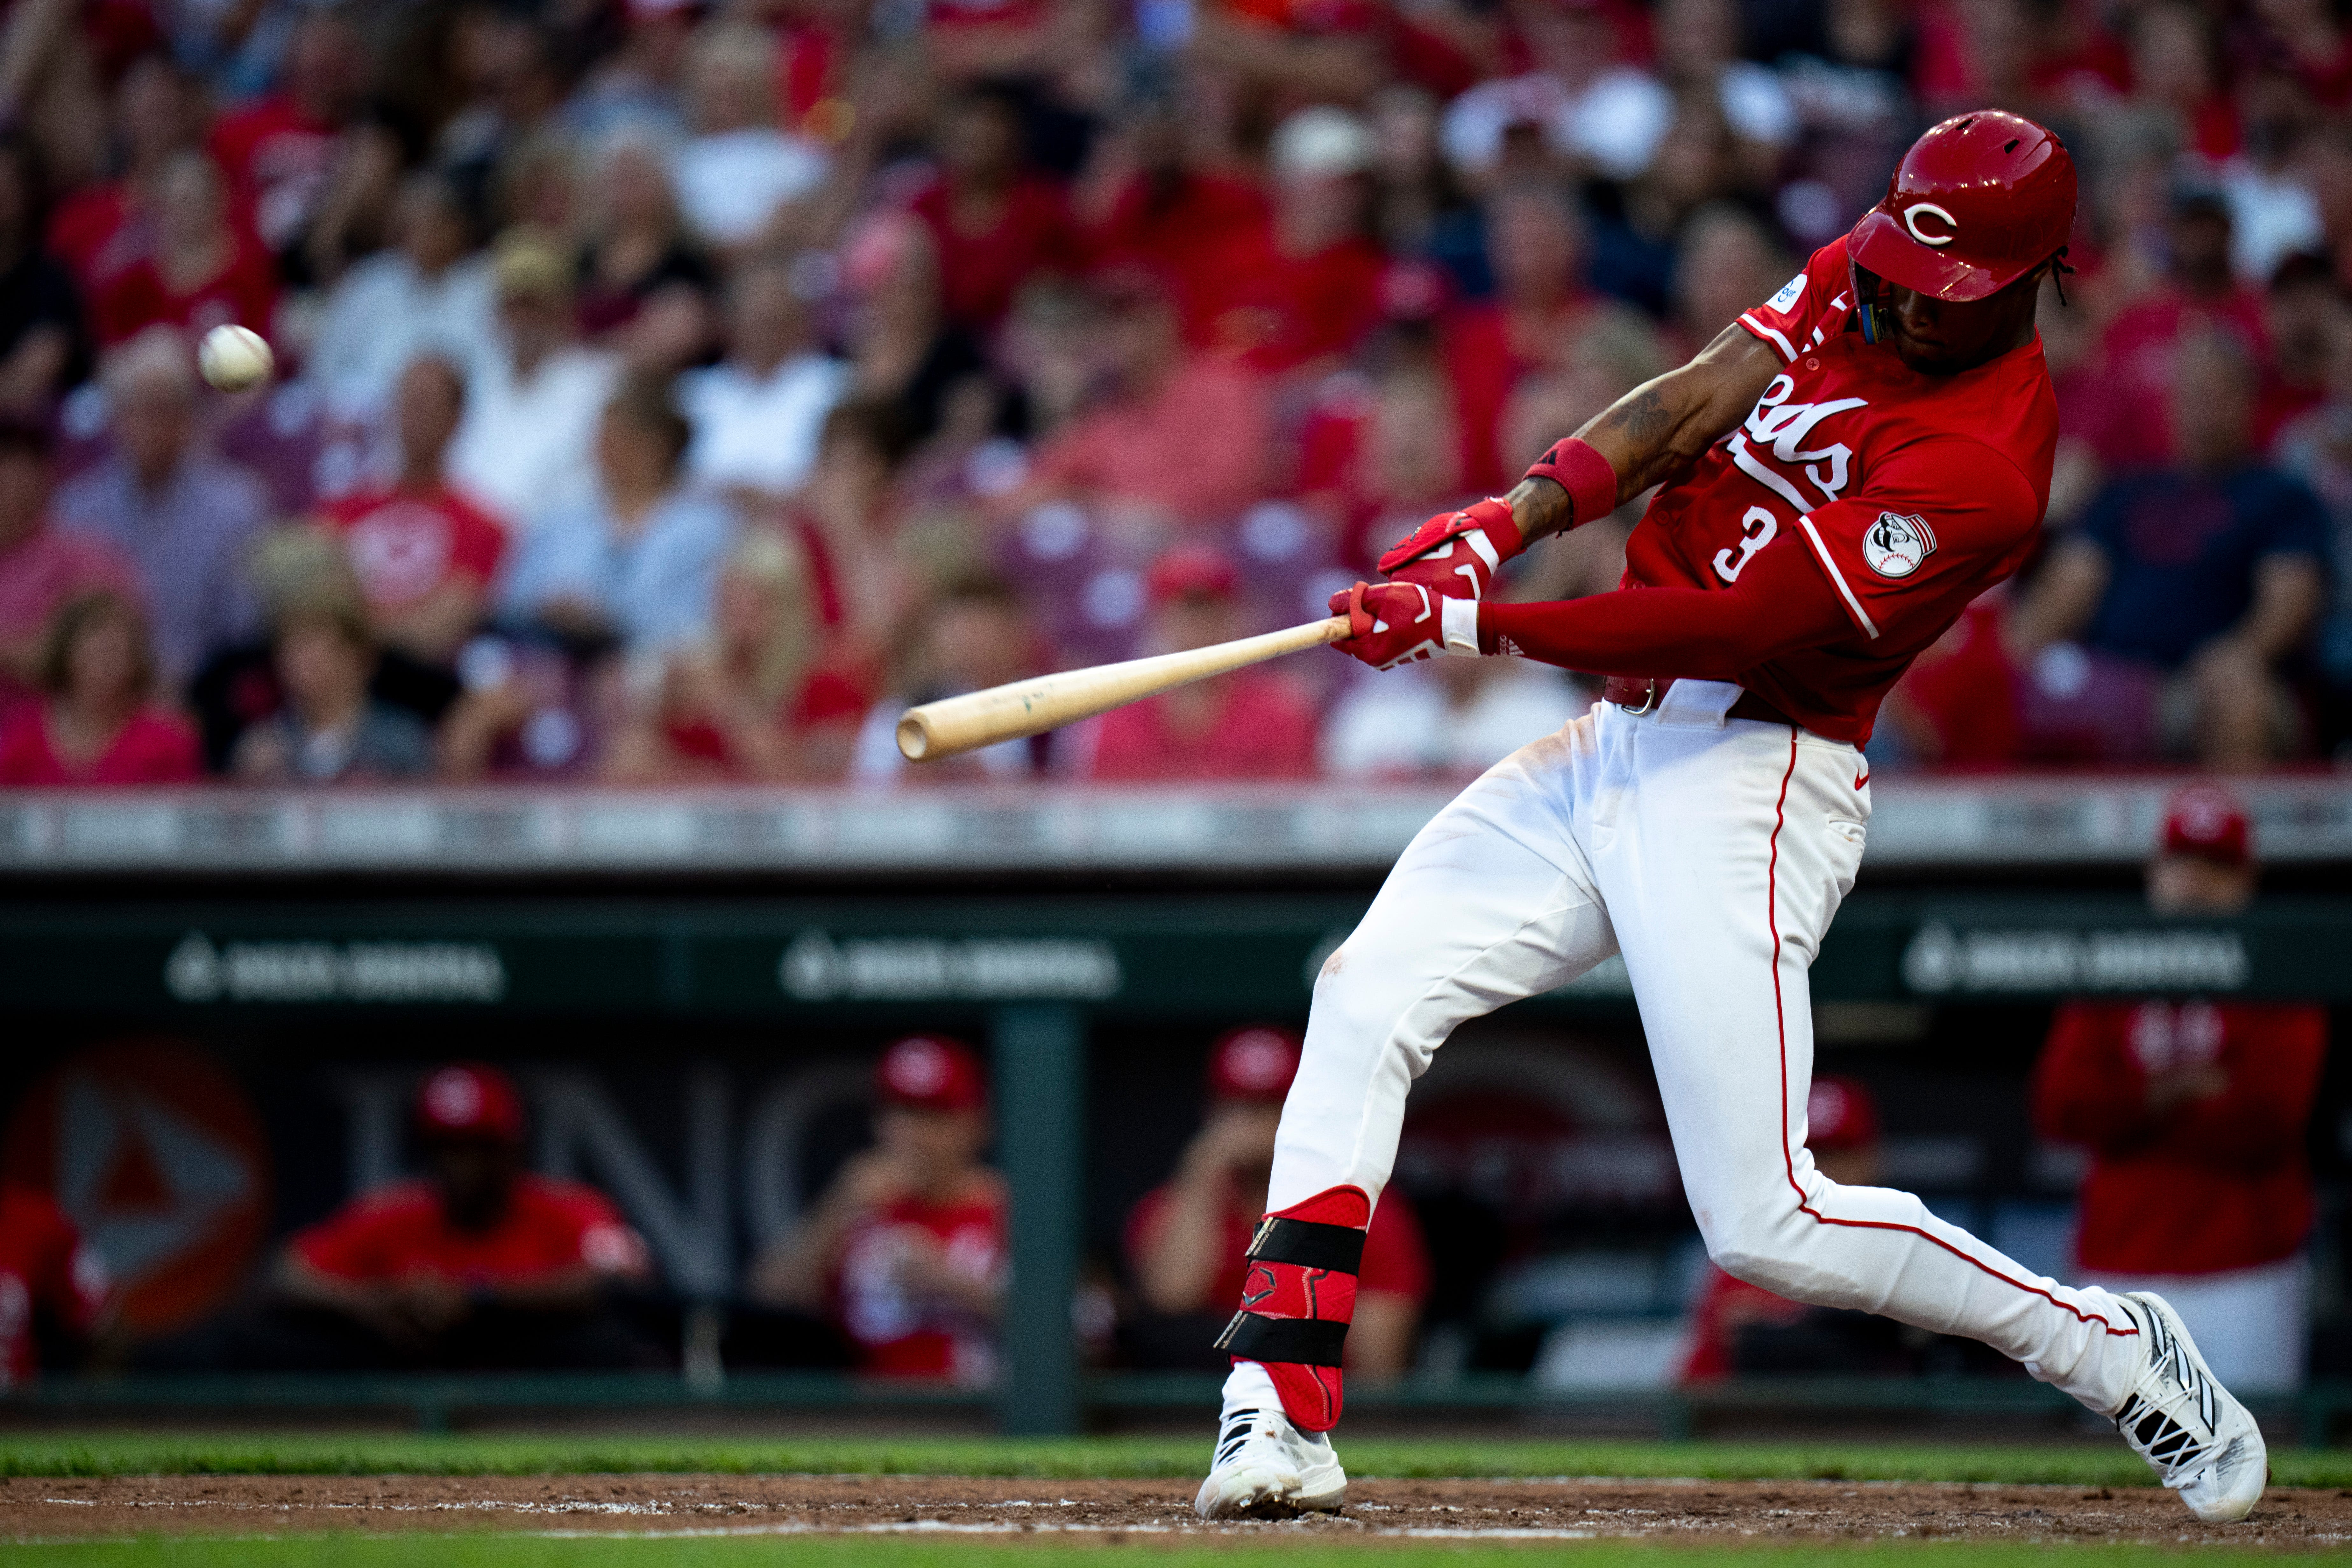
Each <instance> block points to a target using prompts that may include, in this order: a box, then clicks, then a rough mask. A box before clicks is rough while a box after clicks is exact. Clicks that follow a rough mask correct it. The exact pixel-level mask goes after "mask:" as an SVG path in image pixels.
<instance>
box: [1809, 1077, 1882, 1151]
mask: <svg viewBox="0 0 2352 1568" xmlns="http://www.w3.org/2000/svg"><path fill="white" fill-rule="evenodd" d="M1875 1142H1878V1097H1877V1096H1876V1095H1874V1094H1873V1093H1871V1092H1870V1086H1869V1085H1868V1084H1866V1083H1864V1082H1863V1081H1862V1080H1861V1079H1858V1078H1845V1077H1843V1076H1841V1075H1839V1074H1836V1073H1825V1074H1823V1075H1822V1076H1821V1077H1820V1078H1817V1079H1813V1087H1812V1088H1811V1089H1810V1090H1808V1091H1807V1093H1806V1095H1805V1147H1806V1148H1808V1149H1811V1150H1814V1151H1816V1152H1826V1151H1828V1150H1832V1149H1866V1148H1868V1147H1869V1146H1870V1145H1871V1144H1873V1143H1875Z"/></svg>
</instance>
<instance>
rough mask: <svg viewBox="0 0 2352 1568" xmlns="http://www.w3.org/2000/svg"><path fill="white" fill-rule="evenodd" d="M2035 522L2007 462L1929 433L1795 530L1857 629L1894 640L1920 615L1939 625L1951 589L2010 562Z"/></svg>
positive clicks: (1971, 588) (1979, 583) (1973, 586)
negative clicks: (1928, 438)
mask: <svg viewBox="0 0 2352 1568" xmlns="http://www.w3.org/2000/svg"><path fill="white" fill-rule="evenodd" d="M2041 521H2042V502H2041V500H2040V498H2039V497H2037V496H2036V495H2035V494H2034V492H2033V488H2032V486H2031V485H2029V484H2028V483H2026V479H2025V476H2024V475H2023V474H2021V473H2019V472H2018V471H2017V466H2016V465H2015V464H2014V463H2011V461H2010V460H2009V459H2008V458H2004V457H2002V456H2001V455H2000V453H1999V452H1996V451H1994V450H1993V449H1992V448H1991V447H1987V446H1985V445H1983V444H1982V443H1980V442H1977V441H1970V440H1965V439H1952V440H1932V441H1921V442H1916V443H1915V444H1913V445H1912V446H1909V447H1905V448H1903V449H1902V450H1900V451H1898V452H1895V453H1893V454H1891V455H1890V456H1889V457H1888V458H1886V459H1885V461H1883V462H1881V463H1879V464H1878V465H1876V466H1875V467H1874V468H1873V470H1872V472H1871V475H1870V479H1869V482H1868V483H1867V484H1865V485H1864V487H1863V489H1862V490H1861V492H1860V493H1859V494H1856V495H1852V496H1845V497H1842V498H1841V499H1839V500H1834V501H1832V502H1831V503H1830V504H1829V505H1827V506H1822V507H1817V508H1815V509H1814V510H1812V511H1810V512H1808V513H1806V514H1805V515H1804V516H1802V517H1801V518H1799V519H1798V520H1797V532H1798V535H1799V537H1800V538H1801V539H1802V540H1803V541H1804V542H1805V544H1806V545H1807V547H1808V548H1809V549H1810V550H1811V553H1812V555H1813V558H1814V560H1815V561H1816V562H1817V563H1819V564H1820V566H1821V569H1822V573H1823V574H1825V575H1827V576H1828V578H1829V580H1830V585H1831V586H1832V587H1833V588H1835V589H1836V590H1837V594H1838V597H1839V599H1840V600H1841V601H1842V602H1843V604H1844V605H1845V609H1846V614H1847V616H1848V617H1849V618H1851V619H1852V620H1853V624H1854V626H1856V627H1857V628H1858V629H1859V630H1860V631H1861V632H1862V635H1863V636H1864V637H1866V638H1868V639H1869V640H1870V641H1873V642H1875V641H1877V640H1878V639H1879V638H1880V637H1886V636H1888V635H1889V634H1890V633H1892V634H1895V638H1896V640H1897V641H1901V640H1902V637H1903V634H1906V633H1908V632H1910V631H1913V630H1915V629H1916V627H1915V626H1913V624H1912V623H1913V622H1914V621H1915V620H1916V619H1917V618H1920V617H1937V616H1941V617H1943V619H1942V620H1941V621H1939V622H1938V627H1937V629H1938V630H1939V631H1940V629H1941V626H1943V625H1946V624H1948V621H1949V612H1950V611H1951V604H1950V601H1951V598H1952V596H1953V595H1954V592H1955V591H1956V590H1958V591H1960V592H1962V593H1964V594H1965V595H1966V598H1973V597H1975V596H1976V594H1977V593H1979V592H1980V591H1981V590H1982V589H1983V588H1984V587H1986V586H1989V585H1990V583H1991V582H1992V581H1993V580H1995V579H1996V578H1997V577H1999V576H2000V574H2001V573H2002V571H2003V570H2005V569H2006V567H2005V565H2004V563H2006V566H2013V565H2014V564H2015V561H2014V559H2013V557H2015V556H2016V555H2018V554H2019V553H2021V547H2022V546H2023V545H2024V544H2025V543H2026V542H2027V541H2028V540H2030V539H2031V538H2032V533H2033V530H2034V528H2035V526H2036V525H2037V524H2039V523H2040V522H2041ZM1962 602H1963V603H1965V599H1963V601H1962Z"/></svg>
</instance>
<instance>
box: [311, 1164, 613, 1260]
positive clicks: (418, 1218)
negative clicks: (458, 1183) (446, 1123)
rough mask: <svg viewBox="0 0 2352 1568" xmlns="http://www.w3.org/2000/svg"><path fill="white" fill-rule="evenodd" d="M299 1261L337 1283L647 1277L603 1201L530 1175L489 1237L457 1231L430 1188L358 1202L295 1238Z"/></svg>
mask: <svg viewBox="0 0 2352 1568" xmlns="http://www.w3.org/2000/svg"><path fill="white" fill-rule="evenodd" d="M292 1245H293V1247H294V1252H295V1255H296V1256H297V1257H299V1258H301V1259H302V1261H303V1262H305V1263H308V1264H309V1265H310V1267H311V1268H316V1269H318V1270H319V1271H320V1273H322V1274H332V1275H334V1276H335V1277H337V1278H338V1279H371V1280H373V1279H402V1278H404V1277H405V1276H407V1275H411V1274H433V1275H438V1276H440V1277H441V1278H443V1279H451V1280H455V1281H457V1282H459V1283H461V1284H466V1285H501V1284H513V1283H517V1282H520V1281H522V1280H527V1279H536V1278H539V1277H541V1276H543V1275H549V1274H556V1273H561V1272H562V1271H564V1270H567V1269H571V1268H583V1267H584V1268H591V1269H593V1270H595V1271H596V1272H597V1273H599V1274H642V1273H644V1272H645V1271H646V1244H645V1241H644V1238H643V1237H639V1236H638V1235H637V1233H636V1232H635V1230H633V1229H631V1228H630V1226H629V1225H628V1222H627V1221H625V1220H624V1219H623V1218H622V1217H621V1215H620V1211H619V1210H617V1209H615V1208H614V1206H613V1205H612V1203H611V1201H610V1200H608V1199H607V1198H606V1197H605V1196H604V1194H602V1193H600V1192H598V1191H596V1190H595V1189H594V1188H593V1187H584V1186H582V1185H581V1184H579V1183H577V1182H559V1181H555V1180H552V1179H551V1178H550V1177H546V1176H541V1175H534V1174H531V1173H524V1174H523V1175H520V1176H518V1177H517V1178H515V1186H514V1194H513V1196H512V1197H511V1198H509V1200H508V1203H507V1211H506V1213H505V1215H502V1216H501V1217H500V1218H499V1222H498V1223H497V1224H496V1225H494V1226H491V1227H490V1228H489V1229H488V1230H482V1231H472V1230H459V1229H457V1227H456V1226H452V1225H451V1224H450V1223H449V1220H448V1216H447V1215H446V1214H444V1213H443V1212H442V1208H441V1199H440V1195H439V1194H437V1193H436V1191H435V1190H434V1188H433V1186H432V1184H430V1183H428V1182H400V1183H395V1184H393V1185H391V1186H388V1187H382V1188H379V1189H377V1190H376V1191H374V1192H372V1193H368V1194H363V1195H362V1196H361V1197H358V1198H355V1199H353V1200H352V1202H351V1203H349V1204H346V1205H343V1206H342V1207H341V1208H340V1209H338V1210H336V1211H335V1212H334V1213H333V1214H331V1215H328V1216H327V1217H326V1218H325V1219H323V1220H320V1222H319V1223H318V1224H317V1225H314V1226H310V1228H309V1229H308V1230H305V1231H302V1232H300V1233H299V1235H297V1236H296V1237H294V1240H293V1244H292Z"/></svg>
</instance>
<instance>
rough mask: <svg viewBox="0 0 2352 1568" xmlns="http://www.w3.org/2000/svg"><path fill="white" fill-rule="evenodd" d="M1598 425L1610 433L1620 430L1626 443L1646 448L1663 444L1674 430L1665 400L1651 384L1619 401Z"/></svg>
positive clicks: (1671, 413)
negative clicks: (1667, 435)
mask: <svg viewBox="0 0 2352 1568" xmlns="http://www.w3.org/2000/svg"><path fill="white" fill-rule="evenodd" d="M1601 424H1602V425H1603V426H1606V427H1608V428H1611V429H1616V430H1622V431H1623V432H1624V433H1625V436H1626V437H1627V439H1629V440H1632V441H1633V442H1634V443H1636V444H1637V445H1640V446H1643V447H1646V446H1648V445H1650V444H1651V443H1652V442H1654V441H1661V440H1664V438H1665V437H1666V434H1667V432H1669V431H1671V430H1672V429H1673V428H1674V427H1675V416H1674V411H1673V410H1672V409H1670V408H1668V407H1667V406H1666V400H1665V398H1664V396H1663V395H1661V394H1660V393H1659V391H1658V389H1657V387H1656V386H1655V385H1654V384H1653V385H1649V386H1644V387H1642V388H1639V389H1638V390H1636V391H1635V392H1633V394H1632V395H1629V396H1626V397H1623V398H1621V399H1620V400H1619V401H1618V402H1617V403H1615V404H1614V405H1612V406H1611V407H1610V409H1609V411H1608V412H1607V413H1605V414H1603V415H1601Z"/></svg>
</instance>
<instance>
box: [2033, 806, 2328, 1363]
mask: <svg viewBox="0 0 2352 1568" xmlns="http://www.w3.org/2000/svg"><path fill="white" fill-rule="evenodd" d="M2254 883H2255V866H2254V859H2253V846H2252V828H2251V825H2250V824H2249V823H2248V821H2247V819H2246V814H2245V812H2244V810H2243V809H2242V807H2241V806H2240V805H2238V803H2237V801H2236V800H2235V799H2234V798H2233V797H2232V796H2231V795H2230V794H2229V793H2228V792H2227V791H2225V790H2223V789H2221V787H2219V786H2218V785H2212V784H2198V785H2194V786H2192V787H2190V788H2189V789H2187V790H2184V791H2182V792H2181V794H2180V795H2179V796H2178V797H2176V798H2175V799H2174V801H2173V803H2172V806H2171V809H2170V811H2169V812H2168V815H2167V816H2166V819H2165V824H2164V834H2163V840H2162V843H2161V845H2160V847H2158V852H2157V855H2156V858H2155V859H2153V860H2152V861H2150V862H2149V864H2148V868H2147V896H2148V902H2149V904H2150V905H2151V906H2152V907H2153V908H2154V909H2155V910H2157V912H2158V913H2159V914H2165V915H2174V916H2182V917H2192V918H2193V917H2197V916H2204V917H2207V918H2211V917H2215V916H2228V915H2233V914H2236V913H2238V912H2239V911H2241V910H2243V909H2245V908H2246V906H2247V905H2248V904H2249V903H2251V902H2252V900H2253V896H2254ZM2326 1054H2327V1012H2326V1008H2324V1007H2318V1006H2311V1005H2294V1004H2275V1003H2262V1004H2258V1003H2249V1002H2226V1001H2211V1000H2208V999H2206V998H2204V997H2195V996H2192V997H2161V998H2151V999H2148V1000H2144V1001H2115V1002H2069V1003H2067V1004H2066V1005H2063V1006H2062V1007H2060V1008H2059V1009H2058V1015H2057V1017H2056V1018H2055V1020H2053V1023H2052V1025H2051V1028H2050V1038H2049V1042H2048V1044H2047V1045H2046V1046H2044V1047H2043V1049H2042V1060H2041V1063H2040V1065H2039V1066H2038V1067H2037V1068H2036V1069H2035V1072H2034V1082H2033V1115H2034V1123H2035V1127H2036V1130H2037V1131H2040V1132H2041V1134H2042V1136H2043V1137H2045V1138H2050V1139H2053V1140H2056V1141H2059V1142H2070V1143H2079V1144H2082V1145H2084V1146H2085V1147H2087V1148H2088V1149H2089V1150H2090V1152H2091V1169H2090V1173H2089V1175H2088V1176H2087V1177H2086V1178H2085V1179H2084V1183H2083V1192H2082V1221H2081V1228H2080V1231H2079V1232H2078V1234H2077V1237H2076V1241H2075V1250H2076V1261H2077V1263H2078V1264H2079V1266H2080V1276H2081V1279H2083V1281H2084V1282H2085V1283H2090V1284H2096V1285H2102V1286H2105V1287H2106V1288H2107V1289H2111V1290H2146V1289H2155V1290H2159V1291H2161V1292H2162V1293H2163V1295H2164V1298H2165V1300H2168V1301H2170V1302H2171V1303H2172V1305H2173V1307H2174V1309H2175V1310H2177V1311H2179V1314H2180V1317H2181V1321H2183V1322H2185V1323H2187V1324H2188V1325H2189V1332H2190V1333H2191V1334H2193V1335H2195V1336H2196V1339H2197V1345H2198V1348H2199V1349H2200V1350H2201V1351H2203V1352H2205V1359H2206V1361H2207V1362H2208V1363H2210V1365H2211V1366H2212V1368H2213V1374H2214V1375H2215V1376H2216V1377H2218V1378H2220V1379H2221V1381H2222V1382H2223V1383H2224V1384H2227V1385H2228V1386H2229V1387H2231V1388H2232V1389H2238V1390H2252V1391H2256V1392H2277V1391H2279V1390H2283V1389H2292V1388H2294V1387H2296V1386H2298V1385H2299V1384H2301V1383H2302V1381H2303V1370H2304V1354H2305V1341H2306V1337H2307V1319H2306V1312H2307V1304H2308V1298H2309V1294H2310V1288H2311V1276H2310V1265H2309V1263H2308V1261H2307V1260H2306V1259H2305V1256H2304V1243H2305V1239H2306V1238H2307V1237H2309V1236H2310V1233H2311V1225H2312V1186H2311V1172H2310V1169H2309V1167H2308V1166H2307V1165H2306V1163H2305V1156H2304V1136H2305V1125H2306V1124H2307V1123H2308V1122H2309V1121H2310V1120H2311V1108H2312V1100H2313V1098H2314V1096H2315V1094H2316V1093H2317V1092H2318V1088H2319V1076H2320V1069H2321V1067H2322V1065H2323V1063H2324V1061H2325V1059H2326Z"/></svg>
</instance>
